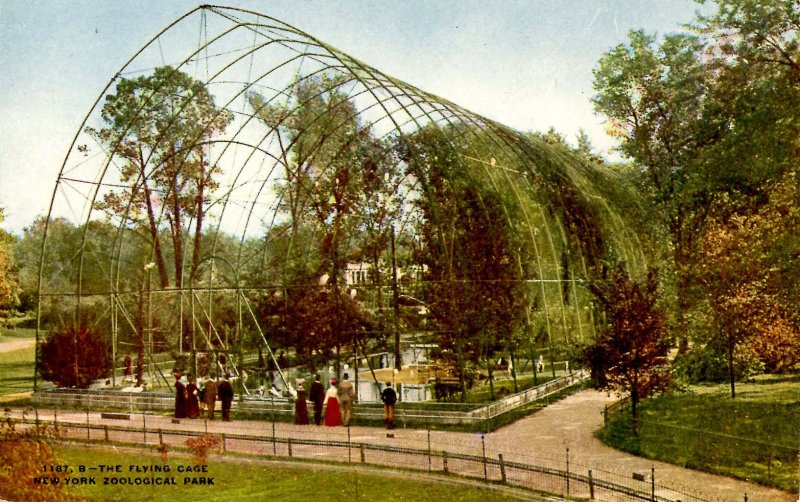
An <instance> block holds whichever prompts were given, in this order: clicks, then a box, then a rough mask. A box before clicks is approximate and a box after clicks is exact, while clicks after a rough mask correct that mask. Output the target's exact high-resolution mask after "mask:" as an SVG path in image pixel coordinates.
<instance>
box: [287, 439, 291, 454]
mask: <svg viewBox="0 0 800 502" xmlns="http://www.w3.org/2000/svg"><path fill="white" fill-rule="evenodd" d="M286 448H287V449H288V450H289V458H292V438H288V439H287V440H286Z"/></svg>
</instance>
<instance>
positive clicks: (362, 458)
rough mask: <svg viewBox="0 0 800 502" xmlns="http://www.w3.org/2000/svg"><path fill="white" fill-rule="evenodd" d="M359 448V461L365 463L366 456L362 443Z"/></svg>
mask: <svg viewBox="0 0 800 502" xmlns="http://www.w3.org/2000/svg"><path fill="white" fill-rule="evenodd" d="M360 450H361V463H362V464H366V463H367V457H366V455H365V453H364V443H361V445H360Z"/></svg>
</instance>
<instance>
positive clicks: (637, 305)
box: [585, 266, 671, 433]
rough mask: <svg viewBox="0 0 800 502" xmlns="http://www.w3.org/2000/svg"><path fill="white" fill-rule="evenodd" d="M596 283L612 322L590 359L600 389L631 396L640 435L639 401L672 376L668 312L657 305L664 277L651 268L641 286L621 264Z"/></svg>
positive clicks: (598, 296)
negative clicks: (659, 278)
mask: <svg viewBox="0 0 800 502" xmlns="http://www.w3.org/2000/svg"><path fill="white" fill-rule="evenodd" d="M590 287H591V289H592V292H593V293H594V295H595V298H596V299H597V301H598V303H599V304H600V306H601V308H602V309H603V311H604V312H605V316H606V320H607V325H606V326H605V329H604V330H603V331H602V332H601V333H600V335H599V337H598V339H597V340H596V341H595V342H594V344H592V345H591V346H590V347H589V348H588V349H587V352H586V355H585V357H586V360H587V362H588V363H589V364H590V366H591V368H592V373H593V378H594V381H595V383H596V384H597V385H598V386H599V387H600V388H604V389H612V390H615V391H618V392H621V393H622V392H624V393H627V394H628V395H629V396H630V399H631V418H632V420H633V430H634V433H635V432H636V431H637V421H638V411H639V401H640V400H642V399H645V398H647V397H649V396H651V395H653V394H655V393H658V392H661V391H664V390H666V389H667V388H668V386H669V384H670V380H671V378H670V377H671V370H670V364H669V361H668V360H667V351H668V349H669V341H668V340H667V336H666V335H667V332H666V328H665V323H664V314H663V312H662V311H661V309H659V307H658V306H657V301H658V294H657V291H658V278H657V276H656V274H655V272H652V271H651V272H650V273H649V274H648V276H647V279H646V281H645V282H644V283H643V284H641V285H640V284H639V283H637V282H636V281H635V280H634V279H633V278H631V277H630V276H629V275H628V274H627V272H625V270H624V269H623V268H622V267H619V266H618V267H616V268H614V269H613V270H611V271H610V272H609V273H608V275H607V277H605V278H604V280H601V281H597V282H595V283H593V284H592V285H591V286H590Z"/></svg>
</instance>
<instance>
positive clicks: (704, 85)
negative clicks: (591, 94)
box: [594, 0, 800, 349]
mask: <svg viewBox="0 0 800 502" xmlns="http://www.w3.org/2000/svg"><path fill="white" fill-rule="evenodd" d="M797 7H798V5H797V2H796V1H794V0H792V1H783V0H768V1H765V2H760V1H753V0H723V1H721V2H717V9H716V11H715V12H714V13H713V14H711V15H708V16H700V17H699V18H698V20H697V22H696V23H695V25H694V26H693V27H691V28H687V31H686V32H684V33H678V34H671V35H667V36H666V37H663V39H661V40H660V41H658V40H657V39H656V38H655V37H654V36H650V35H647V34H645V33H644V32H641V31H634V32H631V33H630V35H629V42H628V43H627V44H621V45H619V46H617V47H615V48H613V49H612V50H610V51H609V52H607V53H606V54H605V55H604V56H603V57H602V58H601V60H600V62H599V65H598V67H597V69H596V70H595V89H596V91H597V95H596V96H595V98H594V104H595V108H596V110H597V111H599V112H601V113H603V114H605V115H606V116H607V117H608V119H609V120H608V124H609V130H610V131H611V133H612V134H613V135H615V136H617V137H618V138H620V140H621V144H620V150H621V152H622V153H623V154H625V155H626V156H627V157H629V158H631V159H632V160H634V161H635V164H636V165H637V166H638V167H639V168H640V170H641V180H642V186H643V188H644V189H645V193H648V194H649V195H650V196H651V200H652V202H653V203H654V204H655V205H656V207H658V208H659V212H660V213H661V214H662V215H663V216H662V217H663V224H664V226H665V227H666V228H667V230H668V235H669V240H670V250H671V254H672V256H671V262H672V264H673V267H674V270H675V275H676V281H675V283H676V295H677V306H678V327H679V334H680V338H681V340H682V341H685V340H686V334H687V331H688V322H687V317H686V313H687V312H688V310H689V308H690V307H691V305H692V303H693V301H694V300H696V299H698V298H700V296H698V295H694V294H692V291H695V290H696V289H697V288H695V287H694V286H695V285H696V284H697V280H696V279H697V276H696V273H697V270H696V269H695V268H694V264H695V263H697V260H696V256H697V254H698V253H699V247H700V243H699V241H698V237H699V236H701V235H703V229H704V227H705V225H706V222H707V217H708V215H709V208H711V207H712V206H713V204H714V201H716V200H718V199H724V200H726V201H727V202H726V203H725V206H726V208H727V210H728V211H729V214H735V213H736V212H739V211H742V210H745V211H747V210H748V206H751V205H752V204H759V203H760V199H759V198H758V197H752V196H753V195H758V194H763V191H764V187H765V186H766V185H768V183H769V182H770V180H774V179H776V178H777V177H778V176H780V175H781V174H782V173H783V172H785V171H786V170H787V169H788V167H789V166H791V164H792V162H793V160H792V159H794V158H796V155H797V144H798V141H797V140H798V134H797V126H796V124H797V121H798V119H800V112H799V111H798V108H797V107H793V106H786V103H794V102H798V100H800V94H798V93H800V86H798V81H799V80H798V75H800V74H798V71H797V68H798V65H797V61H799V60H800V58H799V57H798V56H799V53H798V37H797V26H798V8H797ZM685 347H686V344H685V343H684V344H682V347H681V348H684V349H685Z"/></svg>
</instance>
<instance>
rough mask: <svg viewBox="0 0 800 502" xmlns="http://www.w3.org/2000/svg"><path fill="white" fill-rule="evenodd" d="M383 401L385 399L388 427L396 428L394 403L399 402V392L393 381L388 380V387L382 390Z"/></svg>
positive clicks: (384, 407)
mask: <svg viewBox="0 0 800 502" xmlns="http://www.w3.org/2000/svg"><path fill="white" fill-rule="evenodd" d="M381 401H383V412H384V422H386V428H387V429H394V405H395V403H396V402H397V393H396V392H395V391H394V389H393V388H392V382H386V388H385V389H383V392H381Z"/></svg>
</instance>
